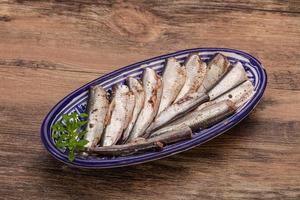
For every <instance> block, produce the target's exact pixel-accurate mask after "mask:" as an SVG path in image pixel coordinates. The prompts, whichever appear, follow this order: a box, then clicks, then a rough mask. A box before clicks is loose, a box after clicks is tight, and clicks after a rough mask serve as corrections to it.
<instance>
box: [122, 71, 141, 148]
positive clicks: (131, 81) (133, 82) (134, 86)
mask: <svg viewBox="0 0 300 200" xmlns="http://www.w3.org/2000/svg"><path fill="white" fill-rule="evenodd" d="M126 82H127V85H128V86H129V89H130V91H131V92H133V95H134V97H135V105H134V110H133V113H132V118H131V120H130V122H129V124H128V126H127V128H126V130H125V131H124V133H123V136H122V142H123V143H125V142H126V141H127V139H128V138H129V135H130V133H131V131H132V128H133V126H134V124H135V122H136V120H137V118H138V115H139V114H140V112H141V110H142V108H143V105H144V100H145V92H144V89H143V86H142V84H141V83H140V82H139V81H138V80H137V79H135V78H133V77H129V78H128V79H127V81H126Z"/></svg>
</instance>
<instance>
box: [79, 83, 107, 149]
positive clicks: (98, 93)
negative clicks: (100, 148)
mask: <svg viewBox="0 0 300 200" xmlns="http://www.w3.org/2000/svg"><path fill="white" fill-rule="evenodd" d="M108 105H109V102H108V98H107V93H106V91H105V90H104V89H103V88H102V87H101V86H100V85H97V86H92V87H91V88H90V91H89V100H88V105H87V114H88V123H87V126H86V131H87V133H86V135H85V139H86V140H87V141H88V143H87V144H86V145H85V147H86V148H88V149H89V148H94V147H96V145H97V144H98V142H99V141H100V139H101V136H102V133H103V130H104V126H105V116H106V113H107V110H108Z"/></svg>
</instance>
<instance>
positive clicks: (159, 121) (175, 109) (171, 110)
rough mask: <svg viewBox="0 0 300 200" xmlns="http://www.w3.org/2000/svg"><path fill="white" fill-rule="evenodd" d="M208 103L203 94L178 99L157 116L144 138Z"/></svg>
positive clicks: (206, 97) (196, 93) (193, 94)
mask: <svg viewBox="0 0 300 200" xmlns="http://www.w3.org/2000/svg"><path fill="white" fill-rule="evenodd" d="M206 101H208V96H207V95H206V94H204V93H198V92H195V93H192V94H189V95H187V96H185V97H183V98H181V99H180V101H177V102H176V103H174V104H172V105H171V106H170V107H168V108H166V109H165V110H164V111H163V112H161V113H160V115H158V117H157V118H156V119H155V120H154V122H153V123H152V124H151V125H150V127H149V128H148V129H147V131H146V136H147V135H149V134H150V133H151V132H152V131H154V130H156V129H158V128H160V127H162V126H164V125H165V124H167V123H168V122H170V121H172V120H173V119H175V118H176V117H178V116H180V115H182V114H184V113H187V112H189V111H191V110H192V109H194V108H195V107H197V106H199V105H200V104H201V103H204V102H206Z"/></svg>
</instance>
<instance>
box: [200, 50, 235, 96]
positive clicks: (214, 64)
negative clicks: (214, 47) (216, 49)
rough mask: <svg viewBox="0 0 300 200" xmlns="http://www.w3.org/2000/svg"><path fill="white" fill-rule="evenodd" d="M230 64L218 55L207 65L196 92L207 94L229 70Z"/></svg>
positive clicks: (222, 56)
mask: <svg viewBox="0 0 300 200" xmlns="http://www.w3.org/2000/svg"><path fill="white" fill-rule="evenodd" d="M229 67H230V62H229V61H228V59H227V58H226V57H225V56H224V55H222V54H220V53H218V54H217V55H216V56H215V57H214V58H213V59H212V60H211V61H210V62H209V63H208V65H207V71H206V74H205V77H204V80H203V82H202V85H201V86H200V87H199V89H198V92H208V91H209V90H210V89H212V88H213V87H214V86H215V85H216V84H217V82H218V81H219V80H220V79H221V78H222V77H223V76H224V75H225V74H226V72H227V71H228V70H229Z"/></svg>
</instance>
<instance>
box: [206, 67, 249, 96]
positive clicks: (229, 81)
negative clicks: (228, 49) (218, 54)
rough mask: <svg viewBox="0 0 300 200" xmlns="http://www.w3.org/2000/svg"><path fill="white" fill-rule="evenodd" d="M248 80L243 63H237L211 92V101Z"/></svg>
mask: <svg viewBox="0 0 300 200" xmlns="http://www.w3.org/2000/svg"><path fill="white" fill-rule="evenodd" d="M246 80H248V77H247V73H246V71H245V69H244V67H243V65H242V63H240V62H237V63H236V64H235V65H234V66H233V67H232V68H231V69H230V70H229V72H228V73H227V74H226V75H225V76H224V77H223V78H222V79H221V80H220V81H219V82H218V84H217V85H216V86H214V87H213V88H212V89H211V90H210V91H209V92H208V96H209V99H210V100H211V101H212V100H214V99H216V98H217V97H219V96H220V95H222V94H224V93H225V92H227V91H229V90H231V89H232V88H234V87H236V86H237V85H239V84H241V83H242V82H244V81H246Z"/></svg>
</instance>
